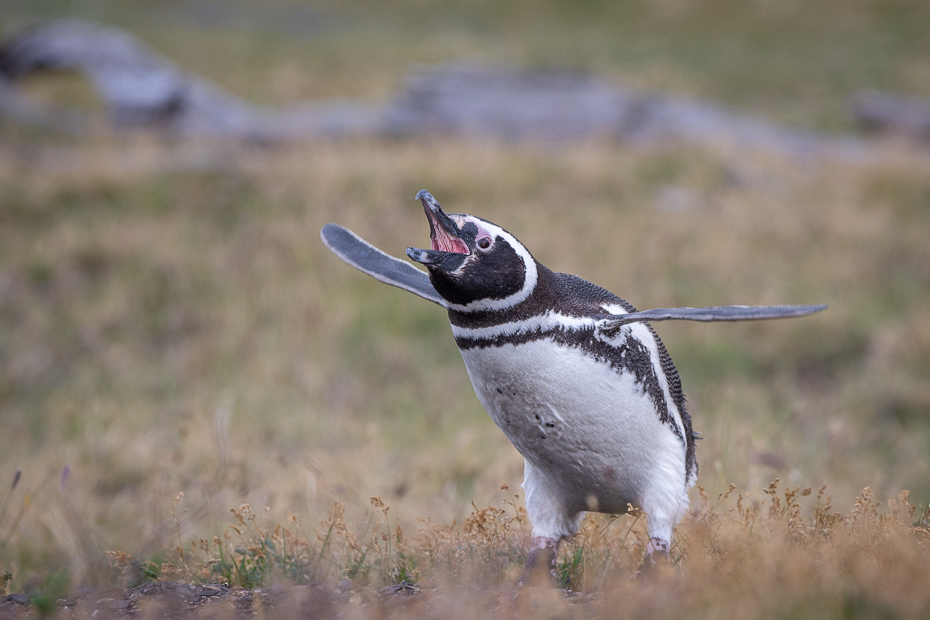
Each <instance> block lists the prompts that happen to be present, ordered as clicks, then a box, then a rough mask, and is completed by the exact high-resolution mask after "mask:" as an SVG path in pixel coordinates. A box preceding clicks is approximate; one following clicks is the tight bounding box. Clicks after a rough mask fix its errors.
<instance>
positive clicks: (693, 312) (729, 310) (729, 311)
mask: <svg viewBox="0 0 930 620" xmlns="http://www.w3.org/2000/svg"><path fill="white" fill-rule="evenodd" d="M826 309H827V306H826V305H814V306H787V305H782V306H712V307H709V308H654V309H653V310H643V311H642V312H631V313H629V314H620V315H615V316H611V317H610V318H608V319H602V320H600V321H598V327H599V328H600V329H601V331H607V332H609V331H612V330H615V329H617V328H619V327H621V326H622V325H626V324H627V323H636V322H640V321H649V322H655V321H705V322H709V321H759V320H763V319H790V318H793V317H798V316H807V315H808V314H814V313H816V312H822V311H823V310H826Z"/></svg>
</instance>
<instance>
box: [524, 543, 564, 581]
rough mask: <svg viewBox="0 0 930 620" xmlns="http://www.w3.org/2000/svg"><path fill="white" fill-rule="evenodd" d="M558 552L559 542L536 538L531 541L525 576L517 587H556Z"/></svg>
mask: <svg viewBox="0 0 930 620" xmlns="http://www.w3.org/2000/svg"><path fill="white" fill-rule="evenodd" d="M558 550H559V541H557V540H554V539H552V538H545V537H542V536H534V537H533V539H532V540H531V541H530V553H529V555H528V556H527V557H526V564H524V565H523V574H522V575H520V579H518V580H517V585H518V586H521V587H522V586H532V587H551V586H553V585H555V583H556V576H555V558H556V554H557V552H558Z"/></svg>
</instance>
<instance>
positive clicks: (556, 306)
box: [321, 190, 826, 583]
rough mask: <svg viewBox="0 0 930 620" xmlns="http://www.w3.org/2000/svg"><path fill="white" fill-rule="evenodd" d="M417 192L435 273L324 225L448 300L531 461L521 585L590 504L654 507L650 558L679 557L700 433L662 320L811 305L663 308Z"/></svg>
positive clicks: (403, 280) (488, 405)
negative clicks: (551, 263) (674, 550)
mask: <svg viewBox="0 0 930 620" xmlns="http://www.w3.org/2000/svg"><path fill="white" fill-rule="evenodd" d="M416 197H417V199H419V201H420V203H421V204H422V206H423V210H424V212H425V214H426V217H427V219H428V222H429V229H430V248H429V249H424V248H413V247H411V248H407V256H408V258H409V259H410V260H411V261H413V262H415V263H418V264H420V265H423V266H425V268H426V272H425V273H424V271H422V270H421V269H418V268H416V267H414V266H413V265H411V264H410V263H406V262H404V261H401V260H399V259H397V258H394V257H392V256H390V255H388V254H386V253H384V252H382V251H381V250H379V249H377V248H376V247H374V246H373V245H371V244H369V243H368V242H366V241H364V240H363V239H361V238H360V237H358V236H357V235H355V234H354V233H353V232H351V231H350V230H348V229H346V228H343V227H341V226H339V225H337V224H327V225H326V226H324V227H323V230H322V231H321V236H322V239H323V242H324V243H325V244H326V246H327V247H328V248H329V249H330V250H331V251H332V252H334V253H335V254H336V255H337V256H339V258H341V259H342V260H343V261H345V262H347V263H348V264H350V265H352V266H353V267H356V268H357V269H359V270H361V271H363V272H365V273H367V274H369V275H371V276H373V277H375V278H377V279H378V280H380V281H382V282H385V283H387V284H391V285H393V286H397V287H399V288H402V289H405V290H407V291H410V292H412V293H414V294H416V295H419V296H420V297H423V298H425V299H428V300H429V301H432V302H434V303H436V304H438V305H440V306H443V307H444V308H445V309H446V310H447V312H448V316H449V322H450V324H451V327H452V335H453V337H454V338H455V342H456V344H457V345H458V347H459V350H460V351H461V354H462V359H463V360H464V362H465V368H466V370H467V372H468V376H469V378H470V379H471V382H472V386H473V387H474V389H475V394H476V395H477V397H478V400H479V401H480V403H481V405H482V406H483V407H484V409H485V410H486V411H487V412H488V414H489V415H490V417H491V419H492V420H493V421H494V422H495V424H497V426H498V427H499V428H500V429H501V431H503V433H504V434H505V435H506V436H507V438H508V439H509V440H510V442H511V443H512V444H513V446H514V447H515V448H516V449H517V450H518V451H519V452H520V454H521V455H522V456H523V458H524V482H523V488H524V493H525V504H526V510H527V513H528V516H529V518H530V522H531V523H532V535H531V539H530V546H529V553H528V556H527V560H526V566H525V568H524V573H523V577H522V578H521V583H523V582H529V580H530V579H532V578H533V575H536V574H539V573H540V572H549V573H550V574H551V575H553V576H554V574H555V573H554V569H555V559H556V556H557V552H558V548H559V544H560V542H561V541H562V540H563V539H564V538H566V537H568V536H571V535H573V534H574V533H576V532H577V531H578V528H579V526H580V523H581V519H582V517H583V515H584V514H585V513H586V512H589V511H594V512H605V513H612V514H622V513H625V512H627V510H628V507H629V506H635V507H637V508H640V509H641V510H642V511H643V512H645V514H646V521H647V529H648V535H649V539H650V542H649V544H648V546H647V550H646V558H645V560H644V566H645V567H649V566H651V565H652V564H653V563H654V557H655V556H656V555H658V556H666V557H667V556H668V553H669V547H670V544H671V541H672V535H673V531H674V528H675V526H676V525H677V523H678V522H679V521H680V520H681V518H682V517H683V516H684V514H685V512H686V511H687V508H688V490H689V489H690V488H691V487H692V486H693V485H694V484H695V482H696V480H697V474H698V464H697V458H696V454H695V440H696V439H697V433H695V431H694V430H693V427H692V422H691V417H690V415H689V414H688V411H687V407H686V404H685V397H684V394H683V392H682V386H681V379H680V377H679V375H678V370H677V369H676V367H675V364H674V362H673V361H672V358H671V356H670V355H669V353H668V351H667V350H666V348H665V346H664V344H663V343H662V340H661V339H660V338H659V336H658V334H657V333H656V331H655V329H653V327H652V325H651V324H650V323H651V322H656V321H665V320H692V321H737V320H758V319H774V318H788V317H798V316H804V315H808V314H812V313H815V312H820V311H822V310H824V309H826V306H825V305H806V306H788V305H785V306H720V307H712V308H659V309H654V310H647V311H644V312H638V311H637V310H636V308H634V307H633V306H632V305H631V304H630V303H628V302H627V301H626V300H624V299H622V298H620V297H618V296H617V295H614V294H613V293H611V292H609V291H607V290H605V289H603V288H601V287H599V286H597V285H595V284H592V283H591V282H588V281H586V280H583V279H581V278H579V277H577V276H574V275H569V274H564V273H558V272H554V271H551V270H549V269H548V268H546V267H545V266H543V265H542V264H541V263H539V261H537V260H536V259H535V258H534V257H533V255H532V254H531V253H530V251H529V250H528V249H527V248H526V246H524V245H523V244H522V243H521V242H520V241H519V240H518V239H517V238H516V237H515V236H514V235H512V234H511V233H509V232H508V231H506V230H505V229H503V228H501V227H500V226H498V225H496V224H494V223H492V222H489V221H487V220H485V219H482V218H480V217H477V216H474V215H468V214H447V213H445V212H444V211H443V209H442V207H441V206H440V205H439V203H438V202H437V201H436V200H435V199H434V198H433V196H432V195H431V194H430V193H429V192H428V191H426V190H421V191H420V192H419V193H418V194H417V196H416Z"/></svg>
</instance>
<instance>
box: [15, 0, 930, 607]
mask: <svg viewBox="0 0 930 620" xmlns="http://www.w3.org/2000/svg"><path fill="white" fill-rule="evenodd" d="M61 18H68V19H78V20H83V21H86V22H92V23H96V24H101V25H107V26H116V27H119V28H122V29H125V30H126V31H128V32H129V33H131V34H132V35H134V36H135V37H138V38H139V39H140V40H142V41H144V42H145V43H146V44H148V45H149V46H150V47H151V48H152V49H153V50H155V51H156V52H157V53H159V54H161V55H162V56H164V57H166V58H167V59H169V60H170V61H171V62H173V63H176V65H178V66H180V67H181V68H183V69H184V70H186V71H188V72H190V73H191V74H196V75H199V76H201V77H203V78H206V79H208V80H210V81H212V82H213V83H215V85H217V86H218V87H220V88H222V89H223V90H225V91H228V92H229V93H231V94H232V95H234V96H236V97H238V98H241V99H242V100H244V101H248V102H251V103H253V104H256V105H260V106H268V108H269V109H271V108H279V107H282V106H287V105H290V104H295V103H298V102H332V101H333V100H334V99H337V98H345V99H347V100H350V101H351V102H353V105H355V104H359V105H362V106H371V107H372V108H377V107H378V106H381V105H385V104H386V103H387V102H390V101H392V100H393V98H395V97H396V96H397V94H398V93H399V92H401V91H402V89H403V88H404V84H405V77H406V76H409V75H410V74H411V73H412V72H416V71H418V70H422V68H423V67H424V66H426V67H430V66H435V65H443V64H445V63H466V64H468V65H470V66H471V65H473V66H479V67H490V68H507V70H513V71H527V72H544V73H546V72H549V73H551V72H558V73H560V74H577V75H581V76H586V78H585V79H595V80H597V81H598V82H599V83H602V84H605V85H608V86H609V87H611V88H617V89H625V90H626V91H629V92H634V93H640V94H642V95H643V96H646V97H653V96H654V97H660V98H665V99H667V100H681V101H685V102H695V101H698V102H708V103H712V104H714V105H719V106H721V107H720V109H725V110H732V111H734V113H735V114H738V115H741V117H745V118H753V119H758V120H759V121H760V122H764V123H766V124H767V125H766V126H767V127H784V128H786V131H791V132H799V133H798V134H797V135H804V136H808V137H810V138H811V139H812V140H816V141H824V144H829V145H830V146H829V148H824V149H822V150H816V151H815V152H812V153H807V154H799V153H797V152H794V151H790V150H789V151H777V150H776V151H772V150H768V149H766V148H754V145H753V144H751V143H746V142H742V143H736V144H735V145H734V143H733V142H732V141H726V140H721V141H719V142H717V141H715V140H714V136H713V135H710V136H705V139H702V140H698V141H695V140H684V139H681V140H679V139H674V138H671V139H666V140H658V141H652V140H650V141H642V140H639V141H638V140H623V139H617V138H616V137H615V136H605V137H602V138H599V137H598V136H596V135H595V136H593V137H592V136H587V137H586V138H585V139H583V140H560V141H543V142H540V141H533V140H522V141H514V140H508V139H506V138H505V137H500V138H495V137H494V136H487V135H483V136H477V137H476V136H469V135H466V134H462V133H444V132H425V133H424V132H410V133H407V134H403V135H385V134H373V135H365V134H363V133H357V134H352V135H346V136H341V137H328V138H327V137H315V138H308V139H302V140H287V141H269V140H237V139H219V138H216V137H203V136H201V137H193V138H185V137H180V136H177V135H168V134H165V133H161V132H159V131H157V130H155V129H146V130H130V129H126V128H122V129H114V128H113V127H112V125H111V124H110V123H109V122H108V119H107V113H106V109H105V105H104V104H103V103H102V102H101V99H100V97H99V96H98V94H97V93H96V92H95V90H94V88H93V87H92V85H91V83H90V82H88V80H87V79H85V78H84V77H82V75H81V74H80V73H65V74H60V73H51V72H39V73H36V74H31V75H28V76H24V77H23V78H22V79H20V80H18V81H17V83H16V88H17V91H18V92H20V93H21V94H22V95H23V96H24V97H26V98H27V99H28V100H29V101H35V102H37V103H40V104H42V105H53V106H56V109H59V108H60V109H65V108H66V109H75V110H81V111H83V113H84V114H86V115H87V116H86V118H88V119H90V120H89V130H87V131H84V132H83V133H81V134H80V135H78V134H73V133H68V132H63V131H58V130H55V129H50V128H48V127H44V126H42V125H41V124H29V123H24V122H21V121H20V120H18V119H16V118H13V117H12V116H10V115H8V114H3V115H0V444H2V448H0V485H2V488H0V493H2V494H0V498H2V497H7V496H6V491H7V488H9V487H7V485H8V484H9V483H12V482H13V480H14V475H15V472H16V471H17V470H21V472H22V474H21V478H20V479H19V481H18V486H17V487H16V488H15V489H14V490H13V491H12V493H11V494H10V495H9V496H8V497H7V500H6V501H7V504H6V505H5V506H7V508H8V509H7V510H6V511H5V513H3V515H2V516H0V541H2V543H3V545H4V546H3V547H2V551H0V553H2V555H0V571H4V572H9V573H10V575H11V576H12V578H13V579H14V580H15V582H16V584H17V589H18V590H28V589H29V584H30V583H33V584H35V583H39V582H40V581H41V580H42V579H45V578H46V577H47V576H48V575H49V574H50V573H51V572H53V571H58V570H62V569H63V570H65V571H67V574H68V575H71V576H72V577H73V578H75V579H85V580H86V579H89V578H90V577H89V576H88V575H86V574H84V573H82V571H83V570H84V567H86V565H87V558H88V557H91V556H93V554H94V553H96V552H97V551H99V550H113V549H120V550H122V551H124V552H126V553H129V554H132V555H133V556H134V557H138V558H140V559H143V560H145V559H148V558H150V557H153V556H154V555H157V554H159V553H163V550H164V548H165V547H170V546H172V545H173V544H174V542H172V541H175V539H177V538H179V537H180V538H182V539H184V540H187V539H190V538H212V536H214V535H217V534H221V533H222V532H223V530H224V528H225V527H226V525H227V524H228V523H230V516H229V510H230V509H231V508H237V507H238V506H239V505H240V504H243V503H246V502H248V503H250V504H251V505H252V507H253V509H256V510H257V509H259V508H264V507H266V506H267V507H268V508H269V518H270V519H271V520H272V522H276V521H277V522H280V521H283V520H284V519H285V515H286V513H288V512H293V513H296V514H297V515H299V517H300V519H301V521H302V522H304V523H305V524H308V527H310V526H312V525H313V524H316V523H318V522H319V521H320V520H321V519H322V518H324V517H325V516H326V514H327V511H328V510H329V509H330V507H331V506H332V505H333V503H334V502H336V501H340V502H344V503H345V507H346V518H347V520H348V521H349V522H350V523H360V524H364V523H366V522H368V521H369V518H370V512H371V510H372V508H371V505H370V503H369V499H368V498H369V497H372V496H380V497H382V498H383V500H384V501H385V503H387V504H388V505H389V506H391V513H390V514H391V517H392V518H394V517H396V518H397V519H398V520H399V522H400V523H401V524H402V525H403V527H404V528H405V529H406V530H407V531H410V532H413V531H416V527H417V521H418V520H433V521H435V522H439V523H446V524H451V523H452V522H453V521H454V520H458V521H459V522H461V520H462V518H463V517H464V516H465V515H467V514H468V513H469V512H470V511H471V509H472V502H474V503H475V504H477V505H478V506H484V505H488V504H493V505H500V503H501V501H502V500H503V499H504V498H505V497H507V496H508V495H509V492H506V491H502V490H501V488H500V487H501V485H502V484H506V485H509V487H510V489H511V490H517V489H519V485H520V482H521V481H522V465H523V464H522V459H521V457H520V456H519V454H517V452H516V451H515V450H514V449H513V448H512V447H511V446H510V445H509V443H508V442H507V441H506V439H505V438H504V437H503V435H502V434H501V433H500V432H499V431H498V429H497V428H496V427H495V426H494V425H493V423H492V422H491V421H490V419H489V418H488V416H487V414H486V413H485V412H484V411H483V410H482V408H481V406H480V404H479V403H478V401H477V399H476V398H475V396H474V393H473V391H472V387H471V385H470V383H469V381H468V377H467V375H466V373H465V369H464V366H463V364H462V361H461V358H460V356H459V353H458V350H457V348H456V346H455V343H454V341H453V339H452V337H451V334H450V330H449V328H448V323H447V320H446V317H445V315H444V313H443V311H442V310H441V309H439V308H437V307H435V306H434V305H432V304H429V303H427V302H425V301H423V300H421V299H419V298H416V297H414V296H412V295H409V294H407V293H405V292H403V291H400V290H398V289H393V288H390V287H387V286H384V285H382V284H379V283H377V282H375V281H374V280H372V279H370V278H368V277H366V276H364V275H362V274H360V273H358V272H356V271H354V270H352V269H351V268H349V267H348V266H347V265H345V264H343V263H341V262H340V261H339V260H338V259H337V258H336V257H334V256H333V255H331V254H330V253H329V252H328V251H327V250H326V249H325V248H324V247H323V245H322V243H321V242H320V239H319V230H320V228H321V226H322V225H323V224H325V223H327V222H330V221H335V222H339V223H342V224H344V225H347V226H349V227H350V228H352V229H353V230H355V231H356V232H357V233H359V234H360V235H362V236H363V237H364V238H366V239H368V240H369V241H371V242H372V243H374V244H375V245H377V246H378V247H380V248H382V249H384V250H386V251H388V252H390V253H392V254H394V255H397V256H403V252H404V249H405V248H406V247H407V246H408V245H412V246H422V245H424V244H425V243H426V240H427V238H428V225H427V223H426V221H425V219H424V217H423V215H422V210H421V208H420V206H419V204H418V203H417V202H416V201H415V200H414V195H415V194H416V192H417V191H418V190H419V189H421V188H426V189H429V190H430V191H431V192H432V193H433V194H434V195H435V196H436V198H437V199H438V200H439V201H440V202H441V203H442V204H443V206H444V207H445V208H446V210H447V211H450V212H465V213H473V214H476V215H480V216H482V217H485V218H487V219H489V220H491V221H494V222H496V223H498V224H500V225H502V226H503V227H505V228H507V229H508V230H510V231H511V232H513V233H514V234H515V235H516V236H517V237H518V238H520V239H521V240H522V241H523V242H524V243H525V244H526V245H527V246H528V247H529V248H530V250H531V251H532V252H533V253H534V255H535V256H536V257H537V258H538V259H539V260H540V262H542V263H543V264H545V265H546V266H548V267H549V268H551V269H554V270H556V271H564V272H569V273H574V274H578V275H580V276H582V277H584V278H586V279H588V280H591V281H593V282H595V283H597V284H600V285H601V286H604V287H605V288H608V289H610V290H611V291H613V292H615V293H616V294H618V295H620V296H621V297H623V298H625V299H627V300H628V301H630V302H631V303H632V304H633V305H635V306H637V307H639V308H641V309H646V308H651V307H669V306H686V305H687V306H702V305H722V304H731V303H743V304H773V303H827V304H830V309H829V311H827V312H825V313H823V314H820V315H817V316H814V317H810V318H804V319H799V320H793V321H784V322H763V323H757V324H745V325H742V324H733V325H730V324H713V325H704V324H693V325H692V324H684V323H677V324H674V323H673V324H667V323H663V324H657V326H656V327H657V330H658V332H659V334H660V335H661V337H662V338H663V340H664V341H665V344H666V346H667V348H668V349H669V351H670V353H671V355H672V357H673V358H674V359H675V361H676V363H677V364H678V367H679V370H680V373H681V375H682V380H683V385H684V389H685V393H686V395H687V397H688V399H689V404H690V411H691V414H692V416H693V418H694V422H695V428H696V429H698V430H700V431H701V433H702V434H703V437H704V439H703V440H702V441H701V442H700V443H699V445H698V458H699V462H700V466H701V471H700V478H699V484H700V485H702V486H704V487H705V488H707V489H708V490H709V491H710V492H711V493H716V492H718V491H720V490H722V489H725V488H726V487H727V485H728V484H730V483H735V484H736V485H737V486H738V487H739V488H740V489H741V490H743V491H744V492H745V491H748V492H750V493H752V494H754V495H756V496H759V494H760V490H761V489H762V488H763V487H765V486H766V485H767V484H768V483H769V482H770V481H771V480H772V479H774V478H776V477H778V478H780V479H781V480H782V481H783V482H785V483H787V484H790V485H800V486H802V487H805V486H812V487H815V488H816V487H819V486H821V485H824V484H826V485H827V488H828V493H829V494H831V495H832V496H833V502H834V506H836V507H837V508H839V509H842V510H847V509H848V508H849V507H850V506H851V505H852V502H853V501H854V498H855V496H856V494H857V493H858V492H860V491H861V490H862V489H863V487H866V486H870V487H872V489H873V490H874V492H875V495H876V497H878V498H879V499H886V498H888V497H892V496H894V495H896V494H897V493H898V492H899V491H901V490H902V489H910V490H911V492H912V495H911V501H912V502H913V503H915V504H919V505H922V506H924V507H925V506H926V505H927V502H928V500H930V457H928V454H930V450H928V447H930V382H928V375H930V311H928V308H930V243H928V239H930V152H928V148H927V143H926V142H921V138H920V136H913V135H906V134H901V133H898V134H892V135H885V134H881V135H875V134H873V133H870V132H867V131H865V130H864V129H863V128H862V125H861V124H860V123H858V122H857V120H856V115H855V114H854V113H853V112H852V111H851V110H852V107H851V105H852V103H851V102H852V101H854V99H855V98H856V97H857V96H858V95H859V94H860V93H862V92H864V91H870V90H880V91H884V92H887V93H896V94H899V95H901V96H904V97H910V98H914V99H913V100H914V101H918V100H920V99H922V98H923V99H930V37H928V36H927V32H926V25H927V24H928V23H930V4H928V3H926V2H921V1H920V0H913V1H905V0H893V1H887V0H861V1H858V2H847V1H844V0H824V1H822V2H818V3H809V2H800V1H795V0H783V1H779V2H775V1H767V0H753V1H751V2H746V1H743V0H739V1H738V0H701V1H698V2H684V1H679V0H664V1H646V0H627V1H614V2H608V1H598V0H590V1H571V2H568V1H563V0H536V1H533V2H511V3H499V2H482V1H473V2H436V1H431V0H410V1H407V2H398V3H393V5H392V6H390V7H388V6H386V5H385V3H381V2H371V1H367V0H354V1H346V0H343V1H340V2H323V1H320V2H297V1H296V0H294V1H292V0H265V1H263V2H261V3H257V2H252V3H250V2H245V1H236V0H228V1H220V0H215V1H213V0H205V1H197V2H182V1H170V0H149V1H147V2H138V1H133V2H126V1H118V0H70V1H64V0H62V1H54V0H5V1H4V3H3V5H2V8H0V31H2V32H3V33H4V34H5V35H9V34H11V33H14V32H16V31H18V30H19V29H21V28H23V27H25V26H29V25H31V24H35V23H38V22H40V21H42V20H48V19H61ZM793 135H794V134H793ZM847 147H848V148H847ZM63 472H65V475H63ZM181 492H183V493H184V497H183V498H182V499H181V500H180V501H179V502H178V504H177V505H175V498H176V497H177V495H178V494H179V493H181ZM22 508H25V512H24V513H23V514H24V516H23V518H22V519H21V520H17V519H16V516H17V514H18V513H19V512H20V510H21V509H22ZM2 509H3V506H0V510H2ZM172 512H174V513H175V515H177V516H178V521H177V523H178V524H176V521H175V518H174V517H173V516H172V514H171V513H172ZM30 580H32V581H30Z"/></svg>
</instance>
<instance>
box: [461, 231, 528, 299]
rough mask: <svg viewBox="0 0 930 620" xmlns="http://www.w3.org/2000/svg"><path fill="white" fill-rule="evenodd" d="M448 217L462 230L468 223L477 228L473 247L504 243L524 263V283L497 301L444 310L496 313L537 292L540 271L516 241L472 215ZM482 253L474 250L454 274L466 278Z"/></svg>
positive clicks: (491, 249) (506, 233)
mask: <svg viewBox="0 0 930 620" xmlns="http://www.w3.org/2000/svg"><path fill="white" fill-rule="evenodd" d="M451 217H452V218H453V219H454V220H456V223H458V224H459V226H460V227H461V228H463V229H464V228H465V227H466V226H467V225H468V224H469V223H471V224H474V225H475V226H476V227H477V228H478V232H477V234H476V235H475V239H476V243H480V241H481V240H482V239H484V238H489V239H490V240H492V242H493V243H494V244H500V243H504V244H506V245H507V246H510V249H512V250H513V252H515V253H516V255H517V256H518V257H519V258H520V259H521V260H522V261H523V283H522V285H521V286H520V288H519V290H517V291H516V292H515V293H512V294H510V295H507V296H506V297H503V298H500V299H495V298H485V299H476V300H475V301H471V302H469V303H465V304H454V303H448V304H447V307H448V308H449V309H451V310H457V311H458V312H489V311H491V312H493V311H496V310H506V309H507V308H512V307H514V306H516V305H517V304H520V303H522V302H523V301H526V299H527V298H528V297H529V296H530V295H532V294H533V291H534V290H535V289H536V284H537V281H538V279H539V270H538V269H537V267H536V260H535V259H534V258H533V256H532V255H531V254H530V252H529V250H527V249H526V247H525V246H524V245H523V244H522V243H520V242H519V241H517V238H516V237H514V236H513V235H511V234H510V233H509V232H507V231H506V230H504V229H503V228H501V227H500V226H498V225H496V224H492V223H491V222H488V221H486V220H483V219H481V218H479V217H475V216H473V215H452V216H451ZM478 248H480V245H479V246H478ZM494 249H495V248H494V245H492V246H490V251H494ZM481 251H482V249H475V250H474V251H473V252H472V255H471V256H469V257H468V258H467V259H466V260H465V261H464V262H463V263H462V265H461V266H459V268H458V269H456V271H455V273H456V274H458V273H461V274H462V275H467V272H468V271H469V267H471V266H472V264H473V263H474V262H476V261H478V260H480V259H481V257H480V254H479V253H480V252H481Z"/></svg>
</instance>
